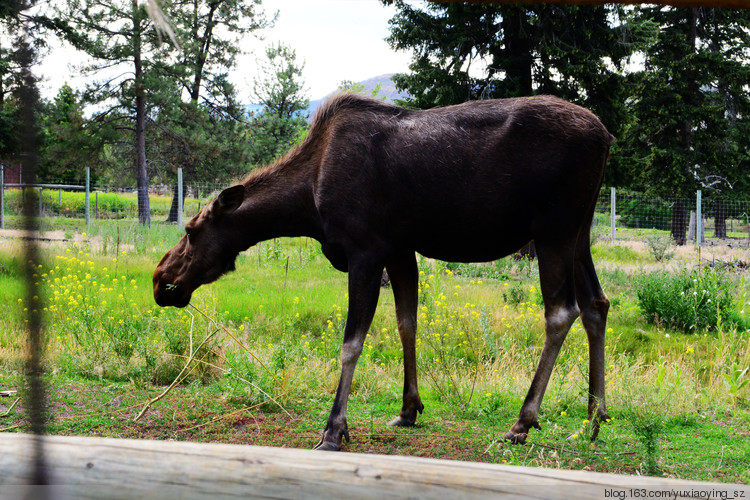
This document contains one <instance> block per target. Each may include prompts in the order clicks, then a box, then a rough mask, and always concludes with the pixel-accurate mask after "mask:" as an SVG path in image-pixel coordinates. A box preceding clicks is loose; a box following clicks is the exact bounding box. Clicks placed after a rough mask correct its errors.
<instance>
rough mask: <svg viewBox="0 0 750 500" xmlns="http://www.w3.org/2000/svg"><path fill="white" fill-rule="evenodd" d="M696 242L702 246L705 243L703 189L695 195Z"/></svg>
mask: <svg viewBox="0 0 750 500" xmlns="http://www.w3.org/2000/svg"><path fill="white" fill-rule="evenodd" d="M695 198H696V199H695V244H696V245H697V246H701V243H703V213H702V212H703V211H702V210H701V201H702V200H701V190H700V189H699V190H698V192H697V193H696V195H695Z"/></svg>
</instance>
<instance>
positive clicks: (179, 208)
mask: <svg viewBox="0 0 750 500" xmlns="http://www.w3.org/2000/svg"><path fill="white" fill-rule="evenodd" d="M183 194H184V193H183V191H182V168H178V169H177V227H182V209H183V207H184V204H183V201H184V200H183Z"/></svg>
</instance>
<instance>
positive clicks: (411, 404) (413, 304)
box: [386, 253, 424, 427]
mask: <svg viewBox="0 0 750 500" xmlns="http://www.w3.org/2000/svg"><path fill="white" fill-rule="evenodd" d="M386 269H387V271H388V276H389V277H390V279H391V285H392V286H393V298H394V300H395V302H396V318H397V321H398V334H399V337H401V345H402V347H403V351H404V394H403V406H402V407H401V412H400V413H399V415H398V416H397V417H396V418H394V419H393V420H391V421H390V422H388V425H394V426H400V427H410V426H412V425H414V424H415V422H416V421H417V413H422V411H423V410H424V405H423V404H422V400H421V399H420V398H419V388H418V386H417V353H416V338H417V305H418V292H417V290H418V282H419V271H418V269H417V261H416V258H415V256H414V254H413V253H410V254H409V255H407V256H404V257H402V258H401V259H398V260H393V261H392V262H390V263H389V264H388V265H387V266H386Z"/></svg>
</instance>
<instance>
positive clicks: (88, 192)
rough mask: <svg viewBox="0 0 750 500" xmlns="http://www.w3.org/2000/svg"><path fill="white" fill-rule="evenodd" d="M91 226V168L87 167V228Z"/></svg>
mask: <svg viewBox="0 0 750 500" xmlns="http://www.w3.org/2000/svg"><path fill="white" fill-rule="evenodd" d="M90 227H91V168H90V167H86V229H89V228H90Z"/></svg>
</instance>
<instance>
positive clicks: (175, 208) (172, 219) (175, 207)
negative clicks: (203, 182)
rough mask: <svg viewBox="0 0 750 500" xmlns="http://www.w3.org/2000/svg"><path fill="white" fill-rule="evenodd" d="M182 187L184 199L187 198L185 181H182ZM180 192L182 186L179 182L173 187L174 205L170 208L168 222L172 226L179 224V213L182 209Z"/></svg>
mask: <svg viewBox="0 0 750 500" xmlns="http://www.w3.org/2000/svg"><path fill="white" fill-rule="evenodd" d="M182 186H183V190H182V193H183V195H182V196H183V197H184V196H185V189H184V187H185V179H183V180H182ZM179 192H180V186H179V183H178V182H177V181H175V183H174V184H173V185H172V205H171V206H170V207H169V215H168V216H167V222H171V223H172V224H174V223H176V222H177V211H178V210H179V208H180V204H179V201H180V200H179Z"/></svg>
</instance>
